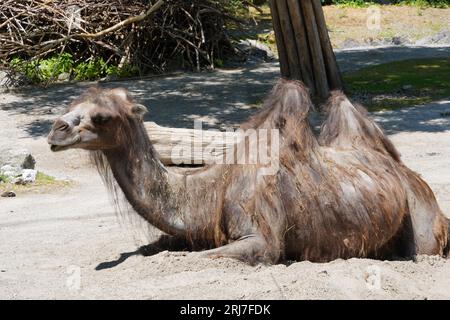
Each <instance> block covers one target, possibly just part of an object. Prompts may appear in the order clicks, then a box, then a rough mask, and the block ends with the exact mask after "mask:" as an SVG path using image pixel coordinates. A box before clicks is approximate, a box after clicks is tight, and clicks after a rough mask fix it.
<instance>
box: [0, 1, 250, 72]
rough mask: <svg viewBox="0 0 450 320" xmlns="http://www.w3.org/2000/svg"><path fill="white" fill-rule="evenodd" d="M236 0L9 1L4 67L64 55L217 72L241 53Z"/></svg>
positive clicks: (1, 11)
mask: <svg viewBox="0 0 450 320" xmlns="http://www.w3.org/2000/svg"><path fill="white" fill-rule="evenodd" d="M229 3H230V1H228V0H190V1H185V0H2V1H1V2H0V62H2V64H5V63H8V61H10V60H11V59H12V58H14V57H20V58H22V59H40V58H46V57H50V56H55V55H58V54H61V53H63V52H68V53H70V54H72V55H73V57H74V59H76V61H88V60H89V59H92V58H103V59H104V61H106V62H107V63H110V64H112V65H116V66H119V67H120V66H121V65H124V64H132V65H134V66H137V67H138V68H139V69H140V70H141V71H142V72H146V71H153V72H163V71H166V70H167V68H168V66H169V65H170V64H172V65H173V64H174V63H175V64H179V67H185V68H188V67H192V68H196V69H200V68H202V67H204V66H208V67H209V66H210V67H213V66H214V62H215V61H216V60H217V59H222V56H223V55H225V54H227V53H228V52H229V51H230V50H233V47H232V44H231V42H230V40H229V38H228V35H227V32H226V25H227V24H240V23H241V22H242V21H240V20H239V19H238V18H236V17H235V16H234V15H233V12H232V9H231V8H230V6H229Z"/></svg>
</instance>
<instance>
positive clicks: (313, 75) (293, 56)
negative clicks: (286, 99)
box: [270, 0, 343, 100]
mask: <svg viewBox="0 0 450 320" xmlns="http://www.w3.org/2000/svg"><path fill="white" fill-rule="evenodd" d="M270 5H271V10H272V20H273V25H274V31H275V38H276V41H277V47H278V52H279V59H280V68H281V74H282V76H283V77H285V78H289V79H295V80H300V81H303V82H304V83H305V85H306V86H307V87H308V88H309V89H310V90H311V93H312V95H313V96H314V97H316V98H319V100H323V99H325V98H328V96H329V94H330V89H333V90H334V89H342V86H343V84H342V78H341V75H340V72H339V68H338V65H337V63H336V57H335V55H334V52H333V48H332V46H331V42H330V38H329V36H328V30H327V27H326V22H325V16H324V13H323V9H322V5H321V2H320V1H319V0H271V1H270ZM287 69H289V70H287Z"/></svg>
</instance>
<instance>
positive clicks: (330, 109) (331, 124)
mask: <svg viewBox="0 0 450 320" xmlns="http://www.w3.org/2000/svg"><path fill="white" fill-rule="evenodd" d="M326 112H327V113H328V118H327V119H326V120H325V122H324V123H323V125H322V130H321V133H320V137H319V142H320V143H321V144H322V145H326V146H340V147H350V146H352V147H361V146H364V147H369V148H372V149H375V150H377V151H379V152H381V153H383V154H386V155H389V156H391V157H392V158H393V159H394V160H395V161H397V162H401V160H400V154H399V152H398V151H397V149H396V148H395V146H394V145H393V144H392V142H391V141H390V140H389V138H388V137H387V136H386V135H385V134H384V132H383V130H382V129H381V128H380V127H379V126H378V125H377V124H376V123H375V122H374V121H373V120H372V119H370V118H369V116H368V114H367V111H366V109H365V108H364V107H362V106H361V105H357V104H352V103H351V102H350V100H349V99H348V98H347V97H346V96H345V94H344V93H343V92H341V91H335V92H333V93H332V95H331V98H330V99H329V100H328V103H327V106H326Z"/></svg>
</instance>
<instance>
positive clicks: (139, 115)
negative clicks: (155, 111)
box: [131, 104, 148, 120]
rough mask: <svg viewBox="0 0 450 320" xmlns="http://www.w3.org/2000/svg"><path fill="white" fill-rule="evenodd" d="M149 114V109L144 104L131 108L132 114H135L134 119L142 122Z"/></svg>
mask: <svg viewBox="0 0 450 320" xmlns="http://www.w3.org/2000/svg"><path fill="white" fill-rule="evenodd" d="M147 112H148V110H147V107H146V106H144V105H142V104H134V105H133V106H132V107H131V113H132V114H133V117H135V118H136V119H139V120H142V119H143V118H144V115H145V114H146V113H147Z"/></svg>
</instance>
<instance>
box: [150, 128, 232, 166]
mask: <svg viewBox="0 0 450 320" xmlns="http://www.w3.org/2000/svg"><path fill="white" fill-rule="evenodd" d="M145 129H146V130H147V132H148V135H149V137H150V141H151V142H152V144H153V146H154V148H155V149H156V151H157V152H158V153H159V156H160V160H161V162H162V163H163V164H165V165H181V164H185V165H204V164H208V163H216V162H217V160H218V159H222V160H224V159H225V158H224V155H225V152H226V150H227V149H228V148H229V147H230V146H231V145H234V144H235V142H236V141H237V138H238V135H237V134H236V133H235V132H219V131H212V130H211V131H210V130H204V131H201V130H194V129H184V128H168V127H162V126H159V125H157V124H156V123H154V122H146V123H145Z"/></svg>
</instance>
